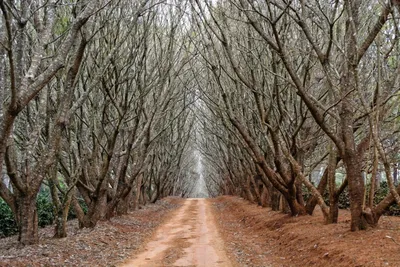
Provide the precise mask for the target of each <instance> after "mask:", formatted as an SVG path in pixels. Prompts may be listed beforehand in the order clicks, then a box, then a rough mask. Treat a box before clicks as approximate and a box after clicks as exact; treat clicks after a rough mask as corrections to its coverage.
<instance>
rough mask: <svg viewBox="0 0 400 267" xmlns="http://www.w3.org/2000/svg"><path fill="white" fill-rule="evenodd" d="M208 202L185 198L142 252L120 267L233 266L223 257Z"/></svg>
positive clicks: (223, 253)
mask: <svg viewBox="0 0 400 267" xmlns="http://www.w3.org/2000/svg"><path fill="white" fill-rule="evenodd" d="M209 205H210V204H209V202H208V201H207V200H206V199H187V200H185V203H184V205H183V206H182V207H181V208H179V209H178V210H177V211H175V214H174V215H173V216H172V218H171V219H170V220H169V221H167V222H166V223H165V224H163V225H161V226H160V227H159V228H158V229H157V231H156V233H155V235H154V237H153V238H152V239H151V240H150V241H149V242H148V243H147V244H146V245H145V248H144V250H143V251H142V252H141V253H140V254H138V255H136V257H134V259H132V260H130V261H128V262H126V263H125V264H124V265H123V266H135V267H139V266H141V267H156V266H199V267H206V266H207V267H208V266H216V267H228V266H235V265H234V264H232V263H231V262H230V260H229V258H228V257H227V256H226V254H225V250H224V245H223V242H222V239H221V238H220V236H219V234H218V231H217V228H216V225H215V222H214V218H213V215H212V213H211V208H210V206H209Z"/></svg>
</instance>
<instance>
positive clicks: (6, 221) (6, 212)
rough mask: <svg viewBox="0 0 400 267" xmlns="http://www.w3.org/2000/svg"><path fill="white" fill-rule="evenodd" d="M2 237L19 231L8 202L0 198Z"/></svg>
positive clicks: (0, 229) (0, 234) (0, 231)
mask: <svg viewBox="0 0 400 267" xmlns="http://www.w3.org/2000/svg"><path fill="white" fill-rule="evenodd" d="M0 214H1V216H0V238H2V237H6V236H10V235H14V234H16V233H17V232H18V227H17V224H16V223H15V220H14V216H13V214H12V211H11V209H10V207H9V206H8V205H7V203H6V202H5V201H4V200H3V199H2V198H0Z"/></svg>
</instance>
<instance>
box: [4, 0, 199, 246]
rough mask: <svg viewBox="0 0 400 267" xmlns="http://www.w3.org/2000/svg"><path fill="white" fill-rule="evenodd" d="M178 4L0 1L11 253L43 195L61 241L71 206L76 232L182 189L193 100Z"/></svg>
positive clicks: (28, 231)
mask: <svg viewBox="0 0 400 267" xmlns="http://www.w3.org/2000/svg"><path fill="white" fill-rule="evenodd" d="M182 5H183V3H181V2H180V1H168V2H165V3H164V1H153V0H141V1H124V0H120V1H112V0H104V1H81V0H77V1H59V0H51V1H48V0H43V1H41V0H40V1H36V0H35V1H29V0H27V1H25V0H24V1H13V0H10V1H0V8H1V12H2V19H1V21H0V23H1V24H0V25H1V33H0V44H1V47H0V54H1V58H0V60H1V62H0V73H1V75H0V77H1V85H2V86H1V90H0V103H1V105H0V136H1V137H0V168H1V169H0V173H1V183H0V196H1V198H2V199H4V201H5V202H6V203H7V204H8V205H9V206H10V208H11V210H12V212H13V214H14V216H15V219H16V222H17V224H18V228H19V241H20V243H21V244H24V245H25V244H32V243H36V242H37V241H38V220H37V209H36V196H37V194H38V192H39V190H40V188H41V187H43V186H48V187H49V188H50V190H51V195H52V202H53V204H54V210H55V211H54V212H55V215H56V223H55V236H56V237H64V236H66V234H67V233H66V220H67V216H68V211H69V209H70V207H72V208H73V209H74V210H75V214H77V217H78V219H79V223H80V226H81V227H94V226H95V225H96V223H97V222H98V221H99V220H102V219H109V218H111V217H112V216H114V215H115V214H124V213H127V212H128V209H129V208H130V207H131V208H132V207H133V208H137V207H138V205H139V204H143V203H146V202H155V201H156V200H157V199H159V198H161V197H163V196H166V195H172V194H177V195H180V194H181V195H185V194H188V193H189V192H190V191H191V190H192V187H193V183H191V182H190V177H191V176H192V175H193V173H192V169H193V168H192V166H193V165H194V164H195V157H196V156H195V155H194V154H193V153H192V149H191V143H192V140H191V133H192V131H193V125H194V115H193V112H192V110H191V109H190V108H188V107H189V106H190V105H191V104H192V103H193V101H194V100H195V94H194V93H193V90H192V88H190V84H189V83H188V81H190V80H191V77H192V76H193V74H192V73H191V72H190V71H189V64H188V63H189V62H190V61H191V57H192V56H191V54H190V53H187V52H186V44H187V40H186V39H187V38H186V37H185V35H184V33H183V28H182V27H181V26H180V25H181V24H182V18H183V16H184V9H183V8H181V7H182ZM78 200H80V201H78ZM82 200H83V201H84V202H85V204H86V206H87V211H86V212H84V209H83V207H82V206H81V204H80V202H82Z"/></svg>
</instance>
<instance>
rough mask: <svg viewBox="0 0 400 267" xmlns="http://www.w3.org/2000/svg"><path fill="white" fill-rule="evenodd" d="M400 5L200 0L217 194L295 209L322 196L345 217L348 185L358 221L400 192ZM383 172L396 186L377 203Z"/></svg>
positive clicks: (195, 23)
mask: <svg viewBox="0 0 400 267" xmlns="http://www.w3.org/2000/svg"><path fill="white" fill-rule="evenodd" d="M399 10H400V6H399V2H398V1H393V0H390V1H373V0H371V1H358V0H355V1H353V0H352V1H341V0H335V1H302V0H299V1H286V0H269V1H253V0H230V1H205V2H203V1H198V0H195V1H192V12H193V13H192V17H191V27H193V31H194V32H195V33H196V34H194V37H193V38H192V42H193V44H195V45H196V47H197V51H198V55H197V57H198V61H196V63H194V65H195V66H194V67H197V68H202V69H203V71H202V72H201V77H198V78H197V82H198V86H199V88H200V91H201V100H202V105H201V107H199V112H201V114H202V116H203V119H202V121H203V127H202V131H203V132H204V134H203V136H204V137H203V138H202V139H201V140H200V141H199V144H200V145H199V147H200V150H201V151H202V153H203V156H204V158H205V159H207V160H208V162H209V164H207V165H206V166H207V168H206V169H205V171H206V174H205V177H206V179H207V181H208V183H209V184H214V187H213V188H214V189H213V190H214V194H217V193H219V192H223V193H225V194H237V195H242V196H244V197H246V198H248V199H250V200H254V201H258V202H259V203H261V204H263V205H270V206H272V208H274V209H279V207H280V206H281V207H284V208H287V209H288V210H289V212H290V213H291V214H292V215H301V214H307V213H309V214H312V212H313V210H314V208H315V206H316V205H317V204H318V205H319V206H320V207H321V210H322V212H323V215H324V218H325V222H326V223H335V222H337V219H338V200H339V196H340V195H341V194H342V192H343V191H344V190H345V189H346V188H348V191H349V196H350V211H351V223H350V224H351V226H350V228H351V230H352V231H357V230H361V229H366V228H367V227H368V226H375V225H376V224H377V223H378V221H379V218H380V217H381V215H382V214H383V213H384V211H385V210H387V209H388V208H389V207H390V206H391V205H392V204H394V203H397V204H400V197H399V193H400V187H399V186H397V187H396V183H395V180H397V175H398V162H399V160H400V158H399V156H400V154H399V137H400V135H399V130H400V118H399V115H400V105H399V103H400V95H399V92H400V91H399V88H400V87H399V85H400V81H399V74H400V72H399V71H400V64H399V62H400V61H399V56H400V44H399V37H400V35H399V33H400V31H399V30H400V28H399V25H400V23H399V22H400V21H399V19H400V13H399ZM215 155H218V156H215ZM321 169H322V170H323V172H322V173H321V175H319V177H317V178H318V179H310V177H311V176H312V174H313V173H315V171H316V170H321ZM339 170H343V171H342V172H343V173H345V179H344V180H343V182H342V183H340V182H339V181H338V179H336V178H337V177H336V176H337V175H336V173H337V172H338V171H339ZM381 174H382V175H381ZM380 176H381V177H385V179H386V180H387V182H388V185H389V188H390V193H389V194H388V195H387V196H386V197H385V198H384V199H383V200H382V201H380V202H379V203H378V204H376V203H374V195H375V192H376V189H377V177H380ZM305 192H308V193H309V194H311V196H312V197H311V198H309V199H308V200H307V201H306V200H305V199H304V193H305ZM326 192H327V193H328V194H329V197H328V198H329V199H328V200H327V199H326V198H324V194H326ZM282 200H284V201H283V202H282Z"/></svg>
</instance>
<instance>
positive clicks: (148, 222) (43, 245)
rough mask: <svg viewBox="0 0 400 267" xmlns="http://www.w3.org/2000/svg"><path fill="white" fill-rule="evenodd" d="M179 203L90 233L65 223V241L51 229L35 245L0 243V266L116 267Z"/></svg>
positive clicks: (171, 201) (164, 203)
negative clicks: (66, 226)
mask: <svg viewBox="0 0 400 267" xmlns="http://www.w3.org/2000/svg"><path fill="white" fill-rule="evenodd" d="M182 202H183V201H182V199H179V198H165V199H163V200H161V201H158V202H157V203H156V204H150V205H146V206H144V207H142V209H140V210H137V211H133V212H130V213H129V214H128V215H124V216H120V217H115V218H112V219H111V220H110V221H101V222H99V223H98V224H97V226H96V227H95V228H93V229H87V228H84V229H79V227H78V222H77V221H76V220H73V221H70V222H69V223H68V229H67V230H68V232H67V233H68V237H66V238H62V239H55V238H52V236H53V235H54V227H52V226H49V227H46V228H43V229H40V230H39V236H40V242H39V244H37V245H32V246H25V247H22V248H19V247H18V240H17V236H12V237H8V238H3V239H0V266H117V265H120V264H121V263H122V262H123V261H124V260H125V259H126V258H129V257H131V255H132V253H134V252H135V251H138V250H139V249H140V248H141V247H142V246H143V244H144V243H145V242H146V241H147V240H148V239H149V238H150V237H151V236H152V233H153V232H154V230H155V229H156V228H157V226H158V225H160V224H162V223H163V222H164V221H166V220H168V219H169V218H170V217H171V216H172V214H173V213H172V211H173V210H175V209H177V208H178V207H180V205H181V203H182Z"/></svg>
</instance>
